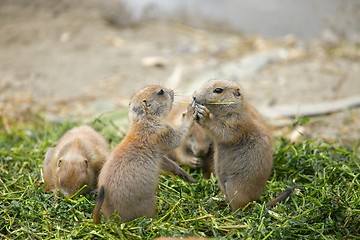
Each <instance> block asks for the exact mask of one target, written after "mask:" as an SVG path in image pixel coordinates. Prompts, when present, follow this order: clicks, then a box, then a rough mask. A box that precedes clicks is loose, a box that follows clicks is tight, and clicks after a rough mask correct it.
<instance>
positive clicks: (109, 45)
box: [0, 0, 360, 143]
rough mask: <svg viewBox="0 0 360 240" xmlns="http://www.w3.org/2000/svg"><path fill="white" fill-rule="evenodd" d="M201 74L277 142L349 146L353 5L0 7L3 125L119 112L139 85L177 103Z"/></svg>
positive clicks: (359, 114) (354, 76) (63, 3)
mask: <svg viewBox="0 0 360 240" xmlns="http://www.w3.org/2000/svg"><path fill="white" fill-rule="evenodd" d="M210 78H227V79H231V80H234V81H236V82H238V83H239V84H240V85H241V86H242V87H243V88H244V91H245V94H246V96H247V98H248V100H249V101H250V102H251V103H253V104H254V105H255V106H256V107H258V109H260V110H261V112H262V113H263V114H264V115H265V117H266V118H267V119H268V121H269V122H270V123H271V124H272V125H273V126H274V128H275V130H276V131H275V133H276V134H278V135H282V136H286V137H289V138H290V139H294V140H297V139H299V138H304V137H305V138H306V137H311V138H314V137H315V138H316V137H324V138H326V139H328V140H332V139H334V140H336V141H341V142H343V143H353V142H354V141H355V142H356V141H359V136H360V110H359V108H356V107H352V108H351V109H349V106H358V105H359V102H360V101H359V96H360V2H359V1H357V0H311V1H310V0H303V1H300V0H297V1H287V0H268V1H260V0H252V1H244V0H197V1H191V0H173V1H160V0H77V1H71V0H0V116H1V120H2V124H1V126H3V127H5V128H6V129H11V122H12V121H26V120H28V119H29V116H33V115H37V114H40V115H41V116H44V117H45V118H46V119H47V120H50V121H58V122H61V121H64V119H68V118H70V119H94V118H95V117H97V116H100V115H101V114H103V113H109V112H113V111H119V110H121V109H122V110H123V111H125V112H126V108H127V104H128V101H129V98H130V97H131V96H132V95H133V94H134V92H135V91H137V90H138V89H140V88H141V87H143V86H145V85H149V84H161V85H164V86H167V87H171V88H173V89H174V90H175V92H176V94H177V101H181V100H184V99H185V100H186V99H189V97H190V96H191V94H192V92H193V91H194V90H195V89H196V88H198V87H199V86H200V85H201V84H203V83H204V82H205V81H206V80H208V79H210ZM329 106H330V110H327V109H328V107H329ZM331 106H333V107H335V106H339V107H338V108H334V109H335V110H334V109H331ZM283 109H287V110H286V111H285V112H284V111H283ZM289 109H290V110H289ZM338 109H340V111H338ZM324 110H327V111H324ZM288 111H290V113H289V112H288ZM304 111H305V112H306V111H313V112H314V113H312V114H314V115H316V116H315V117H314V118H311V119H310V123H308V124H306V125H305V126H297V127H295V128H294V127H293V125H292V123H293V122H294V121H293V119H294V118H295V119H298V117H299V116H301V115H302V114H303V112H304ZM329 112H330V113H329ZM324 113H326V114H324ZM299 132H300V133H299Z"/></svg>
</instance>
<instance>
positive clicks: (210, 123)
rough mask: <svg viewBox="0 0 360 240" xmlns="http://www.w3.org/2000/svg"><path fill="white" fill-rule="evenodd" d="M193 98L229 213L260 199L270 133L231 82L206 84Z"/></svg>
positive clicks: (266, 171)
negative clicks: (209, 140)
mask: <svg viewBox="0 0 360 240" xmlns="http://www.w3.org/2000/svg"><path fill="white" fill-rule="evenodd" d="M219 89H220V90H219ZM216 91H221V92H219V93H216ZM193 97H194V101H195V103H194V104H193V105H194V106H193V107H194V108H193V111H195V113H196V119H197V122H198V123H199V124H200V125H201V126H202V127H203V128H204V129H205V130H206V132H207V133H208V134H209V136H210V137H211V138H212V139H213V141H214V160H215V164H214V168H215V174H216V176H217V178H218V180H219V186H220V189H221V190H222V192H223V193H224V194H225V196H226V199H227V201H228V202H229V203H230V206H231V208H232V209H233V210H236V209H238V208H242V207H244V206H245V205H246V204H247V203H249V202H250V201H253V200H257V199H258V198H259V197H260V195H261V194H262V192H263V190H264V187H265V185H266V182H267V180H268V178H269V176H270V173H271V169H272V165H273V157H272V137H271V133H270V130H269V128H268V127H267V126H266V124H265V121H264V120H263V118H262V117H261V116H260V114H259V113H258V112H257V111H256V110H255V108H254V107H252V106H251V105H250V104H249V103H247V102H246V101H245V99H244V97H243V94H242V92H241V90H240V87H239V86H238V85H237V84H236V83H234V82H231V81H228V80H211V81H208V82H207V83H205V84H204V85H203V86H202V87H201V88H200V89H199V90H197V91H196V92H195V93H194V95H193ZM211 102H234V104H222V105H220V104H209V103H211Z"/></svg>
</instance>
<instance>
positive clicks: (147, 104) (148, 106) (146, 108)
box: [141, 99, 151, 113]
mask: <svg viewBox="0 0 360 240" xmlns="http://www.w3.org/2000/svg"><path fill="white" fill-rule="evenodd" d="M141 106H142V108H143V109H144V111H145V113H148V112H149V108H150V107H151V104H150V103H148V102H147V101H146V99H144V100H143V101H142V102H141Z"/></svg>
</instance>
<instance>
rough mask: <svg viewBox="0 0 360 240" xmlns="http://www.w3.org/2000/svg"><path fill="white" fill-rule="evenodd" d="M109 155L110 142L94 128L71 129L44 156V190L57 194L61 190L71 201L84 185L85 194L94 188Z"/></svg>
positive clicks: (83, 191) (80, 127)
mask: <svg viewBox="0 0 360 240" xmlns="http://www.w3.org/2000/svg"><path fill="white" fill-rule="evenodd" d="M108 154H109V146H108V143H107V142H106V140H105V139H104V138H103V137H102V136H101V135H100V134H99V133H98V132H96V131H95V130H94V129H93V128H91V127H89V126H85V125H84V126H79V127H75V128H73V129H71V130H69V131H68V132H67V133H65V135H64V136H63V137H62V138H61V139H60V141H59V143H58V144H57V145H56V147H53V148H49V149H48V151H47V152H46V154H45V160H44V166H43V174H44V182H45V188H44V190H45V191H52V192H54V194H55V195H57V194H58V191H60V192H62V193H63V194H64V195H65V197H67V198H69V197H71V196H72V195H74V194H75V193H76V192H77V191H78V190H79V189H80V188H81V187H83V186H84V185H87V187H86V188H84V189H83V190H82V191H81V193H82V194H84V193H87V192H89V191H91V190H93V189H95V188H96V184H97V177H98V175H99V173H100V170H101V168H102V166H103V165H104V163H105V161H106V159H107V157H108Z"/></svg>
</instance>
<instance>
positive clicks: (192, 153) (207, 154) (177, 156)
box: [167, 105, 213, 179]
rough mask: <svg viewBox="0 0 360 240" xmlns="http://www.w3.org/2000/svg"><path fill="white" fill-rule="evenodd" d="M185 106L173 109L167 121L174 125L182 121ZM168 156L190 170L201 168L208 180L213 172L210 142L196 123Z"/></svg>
mask: <svg viewBox="0 0 360 240" xmlns="http://www.w3.org/2000/svg"><path fill="white" fill-rule="evenodd" d="M187 108H189V106H188V107H186V106H185V105H178V106H176V107H173V109H172V110H171V112H170V114H169V116H168V117H167V120H168V121H170V122H172V123H176V122H179V118H180V116H181V121H183V120H184V117H185V115H186V113H184V112H186V109H187ZM168 156H169V157H170V158H171V159H174V160H175V161H176V162H178V163H179V164H180V165H183V166H189V167H191V168H201V170H202V172H203V176H204V177H205V178H206V179H208V178H210V175H211V172H212V171H213V150H212V140H211V138H210V137H209V136H208V135H207V134H206V132H205V130H204V129H203V128H202V127H201V126H200V125H199V124H198V123H196V122H194V123H193V125H192V126H191V127H190V129H189V132H188V134H187V135H186V137H185V139H184V141H183V142H182V143H181V145H180V146H179V147H178V148H176V149H175V150H173V151H171V152H170V153H169V154H168Z"/></svg>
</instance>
